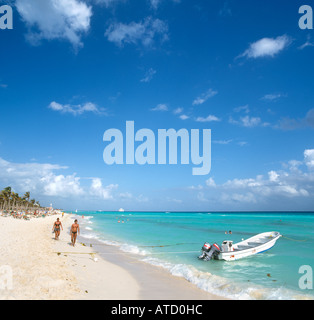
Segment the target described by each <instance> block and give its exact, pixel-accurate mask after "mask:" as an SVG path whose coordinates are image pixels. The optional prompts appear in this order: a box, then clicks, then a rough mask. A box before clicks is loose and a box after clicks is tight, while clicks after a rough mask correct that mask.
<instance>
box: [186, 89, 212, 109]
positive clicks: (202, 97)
mask: <svg viewBox="0 0 314 320" xmlns="http://www.w3.org/2000/svg"><path fill="white" fill-rule="evenodd" d="M217 94H218V91H215V90H213V89H208V90H207V91H206V92H205V93H203V94H202V95H200V96H199V97H197V98H196V99H195V100H194V101H193V102H192V105H193V106H197V105H201V104H203V103H205V102H206V101H207V100H208V99H209V98H212V97H214V96H215V95H217Z"/></svg>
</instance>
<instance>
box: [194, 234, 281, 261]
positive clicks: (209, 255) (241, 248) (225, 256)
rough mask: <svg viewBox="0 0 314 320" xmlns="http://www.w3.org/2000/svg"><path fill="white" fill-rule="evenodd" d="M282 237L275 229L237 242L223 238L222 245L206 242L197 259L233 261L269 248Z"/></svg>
mask: <svg viewBox="0 0 314 320" xmlns="http://www.w3.org/2000/svg"><path fill="white" fill-rule="evenodd" d="M280 237H282V235H281V234H280V233H279V232H277V231H271V232H264V233H260V234H258V235H256V236H254V237H251V238H249V239H247V240H243V241H241V242H238V243H235V244H234V243H233V241H230V240H225V241H223V243H222V245H221V246H220V245H218V244H217V243H214V244H213V245H212V246H211V245H210V244H209V243H208V242H206V243H205V244H204V246H203V248H202V251H203V252H202V255H200V256H199V259H202V260H206V261H209V260H211V259H216V260H226V261H234V260H238V259H242V258H245V257H248V256H252V255H254V254H257V253H262V252H265V251H267V250H269V249H271V248H272V247H273V246H274V245H275V243H276V241H277V240H278V239H279V238H280Z"/></svg>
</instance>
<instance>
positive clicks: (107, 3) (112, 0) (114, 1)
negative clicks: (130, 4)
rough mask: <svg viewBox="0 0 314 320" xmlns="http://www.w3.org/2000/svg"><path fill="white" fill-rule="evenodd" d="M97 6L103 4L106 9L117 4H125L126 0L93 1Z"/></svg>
mask: <svg viewBox="0 0 314 320" xmlns="http://www.w3.org/2000/svg"><path fill="white" fill-rule="evenodd" d="M94 1H95V2H96V3H97V4H103V5H105V6H106V7H107V8H108V7H110V6H113V5H115V4H117V3H119V2H125V1H126V0H94Z"/></svg>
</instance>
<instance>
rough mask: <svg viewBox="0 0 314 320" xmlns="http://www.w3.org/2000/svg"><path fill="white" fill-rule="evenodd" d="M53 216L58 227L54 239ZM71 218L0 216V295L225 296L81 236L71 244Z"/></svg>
mask: <svg viewBox="0 0 314 320" xmlns="http://www.w3.org/2000/svg"><path fill="white" fill-rule="evenodd" d="M58 217H59V218H60V220H61V222H62V224H63V231H61V235H60V239H59V240H57V241H56V240H54V234H52V226H53V223H54V221H55V220H56V219H57V218H58ZM73 220H74V219H73V216H71V215H70V214H64V217H62V216H61V214H60V215H59V214H58V215H53V216H47V217H45V218H37V219H31V220H29V221H23V220H18V219H13V218H12V217H7V218H4V217H0V241H1V246H2V249H3V250H2V251H4V253H3V254H2V255H1V256H0V267H1V266H9V268H10V269H11V271H12V288H11V289H10V288H5V289H4V290H3V289H2V290H1V289H0V299H1V300H2V299H4V300H7V299H9V300H10V299H18V300H227V299H226V298H223V297H218V296H215V295H213V294H210V293H208V292H205V291H203V290H201V289H199V288H197V287H196V286H195V285H193V284H192V283H190V282H188V281H187V280H186V279H184V278H181V277H176V276H174V275H171V274H170V273H169V272H167V271H166V270H164V269H162V268H160V267H157V266H153V265H150V264H148V263H145V262H142V261H139V260H137V259H135V258H133V257H132V255H131V254H128V253H121V252H120V251H119V252H118V249H117V248H113V247H111V246H109V245H108V246H106V247H105V248H104V249H105V252H106V253H107V254H106V255H104V251H102V252H103V253H102V254H101V253H98V252H97V251H95V248H91V247H88V246H86V245H84V244H83V243H82V239H81V238H80V236H78V239H77V244H76V246H75V247H73V246H71V241H70V235H69V229H70V225H71V224H72V223H73ZM117 253H119V254H117Z"/></svg>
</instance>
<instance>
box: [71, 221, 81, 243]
mask: <svg viewBox="0 0 314 320" xmlns="http://www.w3.org/2000/svg"><path fill="white" fill-rule="evenodd" d="M77 233H79V234H80V225H79V224H78V223H77V220H75V221H74V223H73V224H72V226H71V230H70V235H71V243H72V246H73V247H75V242H76V237H77Z"/></svg>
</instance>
